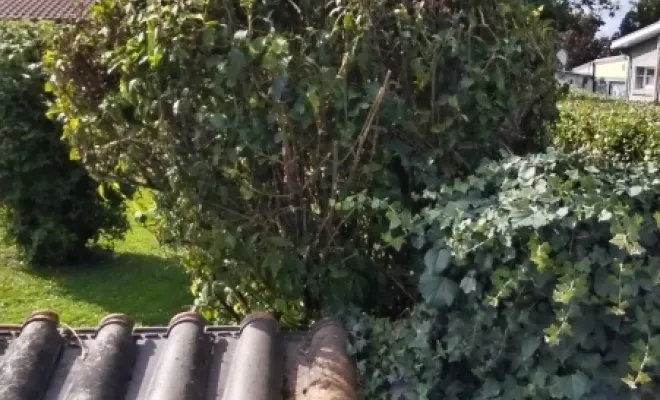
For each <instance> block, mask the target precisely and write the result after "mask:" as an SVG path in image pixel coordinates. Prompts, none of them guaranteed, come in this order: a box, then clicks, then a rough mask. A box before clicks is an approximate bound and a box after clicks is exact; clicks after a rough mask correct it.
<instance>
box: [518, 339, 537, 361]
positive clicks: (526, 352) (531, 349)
mask: <svg viewBox="0 0 660 400" xmlns="http://www.w3.org/2000/svg"><path fill="white" fill-rule="evenodd" d="M540 344H541V338H540V337H539V336H528V337H527V338H525V340H523V343H522V348H521V350H520V353H521V354H520V355H521V357H522V359H523V360H527V359H528V358H530V357H531V356H533V355H534V353H535V352H536V349H538V348H539V345H540Z"/></svg>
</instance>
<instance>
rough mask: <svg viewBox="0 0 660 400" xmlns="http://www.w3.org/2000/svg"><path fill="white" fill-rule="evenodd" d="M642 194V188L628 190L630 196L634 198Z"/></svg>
mask: <svg viewBox="0 0 660 400" xmlns="http://www.w3.org/2000/svg"><path fill="white" fill-rule="evenodd" d="M640 193H642V187H641V186H632V187H630V189H628V194H629V195H630V196H632V197H635V196H639V194H640Z"/></svg>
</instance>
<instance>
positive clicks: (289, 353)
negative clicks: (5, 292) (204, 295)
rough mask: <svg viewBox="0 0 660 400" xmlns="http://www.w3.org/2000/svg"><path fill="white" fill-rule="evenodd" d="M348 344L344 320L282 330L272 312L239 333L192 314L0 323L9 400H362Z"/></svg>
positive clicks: (1, 391)
mask: <svg viewBox="0 0 660 400" xmlns="http://www.w3.org/2000/svg"><path fill="white" fill-rule="evenodd" d="M347 340H348V334H347V332H346V330H345V329H344V327H343V326H342V325H341V323H340V322H339V321H335V320H324V321H320V322H318V323H317V324H315V325H314V326H313V327H312V328H311V330H310V331H309V332H306V333H295V332H282V331H280V327H279V324H278V322H277V321H276V320H275V319H274V318H273V317H272V316H271V315H269V314H264V313H257V314H252V315H250V316H248V317H246V318H245V319H244V320H243V322H242V323H241V325H240V326H238V327H235V326H207V324H206V322H205V321H204V319H203V318H202V317H201V316H200V315H199V314H196V313H193V312H186V313H181V314H178V315H176V316H175V317H174V318H172V320H171V321H170V324H169V326H167V327H155V328H142V327H137V328H136V327H134V324H133V321H132V320H131V319H130V318H129V317H127V316H125V315H122V314H113V315H109V316H107V317H106V318H104V319H103V321H102V322H101V324H100V325H99V327H98V328H96V329H84V328H81V329H75V330H74V331H73V332H71V331H69V330H68V329H63V328H60V327H59V319H58V317H57V314H55V313H52V312H49V311H40V312H35V313H33V314H32V315H31V316H30V317H29V318H28V319H27V320H26V321H25V323H24V324H23V325H20V326H19V325H0V399H3V400H65V399H66V400H106V399H107V400H122V399H130V400H212V399H213V400H270V399H283V400H289V399H291V400H298V399H309V400H312V399H313V400H340V399H341V400H354V399H357V398H358V396H357V377H356V371H355V366H354V364H353V361H352V360H351V359H350V358H349V357H348V355H347V354H346V345H347Z"/></svg>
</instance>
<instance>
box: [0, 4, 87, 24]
mask: <svg viewBox="0 0 660 400" xmlns="http://www.w3.org/2000/svg"><path fill="white" fill-rule="evenodd" d="M93 2H94V0H0V19H31V20H39V19H49V20H70V19H78V18H80V17H81V16H82V15H85V14H86V13H87V10H88V9H89V6H90V5H91V4H92V3H93Z"/></svg>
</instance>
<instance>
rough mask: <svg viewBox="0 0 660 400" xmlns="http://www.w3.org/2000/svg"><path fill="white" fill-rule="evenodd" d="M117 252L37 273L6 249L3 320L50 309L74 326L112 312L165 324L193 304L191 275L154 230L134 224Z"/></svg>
mask: <svg viewBox="0 0 660 400" xmlns="http://www.w3.org/2000/svg"><path fill="white" fill-rule="evenodd" d="M0 246H1V245H0ZM115 251H116V254H115V255H114V256H109V258H108V260H107V261H103V262H102V263H101V264H100V265H95V266H93V267H90V268H84V267H76V268H74V267H71V268H64V269H57V270H39V271H33V270H27V269H24V268H21V267H20V266H19V265H18V263H17V262H16V260H15V259H14V258H13V256H12V254H13V252H12V250H11V249H8V248H3V247H0V324H2V323H5V324H6V323H21V322H23V320H24V318H25V317H26V316H27V315H28V314H29V313H30V312H31V311H33V310H36V309H43V308H47V309H51V310H53V311H55V312H57V313H58V314H59V316H60V319H61V321H62V322H64V323H66V324H68V325H71V326H78V327H80V326H87V327H89V326H91V327H94V326H97V325H98V323H99V321H100V319H101V318H103V317H104V316H105V315H107V314H111V313H125V314H128V315H130V316H132V317H133V318H134V319H135V321H136V323H137V324H140V325H164V324H167V322H168V321H169V319H170V318H171V317H172V316H173V315H174V314H175V313H177V312H179V311H182V310H184V309H186V306H189V305H191V304H192V302H193V299H192V296H191V295H190V292H189V287H190V281H189V279H188V277H187V276H186V274H185V272H184V271H183V269H182V268H180V267H179V266H178V265H176V264H175V263H174V262H173V261H171V260H170V259H168V258H167V257H166V256H165V255H164V252H163V251H162V250H161V249H160V248H159V245H158V242H157V240H156V238H155V237H154V236H153V235H152V234H151V233H150V232H149V231H148V230H146V229H145V228H142V227H140V226H134V227H133V229H132V230H131V231H130V232H129V233H128V234H127V236H126V239H125V240H124V241H122V242H120V243H117V244H116V247H115Z"/></svg>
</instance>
